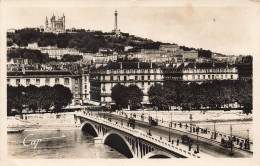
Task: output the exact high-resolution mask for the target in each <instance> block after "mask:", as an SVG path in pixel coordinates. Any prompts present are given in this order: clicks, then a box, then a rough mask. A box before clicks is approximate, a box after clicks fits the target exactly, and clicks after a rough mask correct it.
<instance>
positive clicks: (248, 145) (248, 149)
mask: <svg viewBox="0 0 260 166" xmlns="http://www.w3.org/2000/svg"><path fill="white" fill-rule="evenodd" d="M247 140H248V150H250V141H249V129H248V130H247Z"/></svg>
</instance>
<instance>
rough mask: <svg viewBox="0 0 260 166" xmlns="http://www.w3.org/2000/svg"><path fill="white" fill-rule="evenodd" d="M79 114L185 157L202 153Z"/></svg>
mask: <svg viewBox="0 0 260 166" xmlns="http://www.w3.org/2000/svg"><path fill="white" fill-rule="evenodd" d="M80 116H83V117H85V118H88V119H90V120H93V121H96V122H98V123H101V124H105V125H107V126H110V127H113V128H116V129H118V130H120V131H123V132H126V133H129V134H132V135H134V136H136V137H139V138H142V139H144V140H146V141H147V142H152V143H154V144H156V145H159V146H161V147H163V148H166V149H168V150H170V151H173V152H176V153H178V154H181V155H183V156H185V157H194V158H201V156H202V154H201V153H200V154H195V153H193V152H191V151H188V150H185V149H187V147H186V146H182V145H180V144H179V145H177V146H175V145H173V144H171V143H169V142H167V141H165V140H161V139H160V137H159V136H150V135H147V133H144V132H143V131H141V130H137V129H132V128H130V127H126V126H122V125H119V124H117V123H113V122H110V121H108V120H106V119H103V118H98V117H94V116H91V115H83V114H81V115H80ZM157 137H158V138H157Z"/></svg>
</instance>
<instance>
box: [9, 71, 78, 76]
mask: <svg viewBox="0 0 260 166" xmlns="http://www.w3.org/2000/svg"><path fill="white" fill-rule="evenodd" d="M49 75H64V76H78V74H75V73H73V72H72V71H25V72H24V73H23V72H21V71H17V72H7V76H49Z"/></svg>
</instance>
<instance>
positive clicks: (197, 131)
mask: <svg viewBox="0 0 260 166" xmlns="http://www.w3.org/2000/svg"><path fill="white" fill-rule="evenodd" d="M198 139H199V130H197V153H199V152H200V151H199V141H198Z"/></svg>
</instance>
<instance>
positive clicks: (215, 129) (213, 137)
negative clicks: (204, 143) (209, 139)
mask: <svg viewBox="0 0 260 166" xmlns="http://www.w3.org/2000/svg"><path fill="white" fill-rule="evenodd" d="M215 123H216V121H214V137H213V138H214V140H216V124H215Z"/></svg>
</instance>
